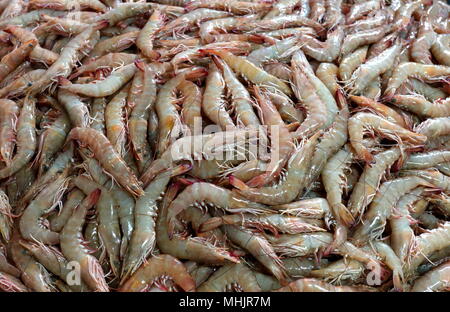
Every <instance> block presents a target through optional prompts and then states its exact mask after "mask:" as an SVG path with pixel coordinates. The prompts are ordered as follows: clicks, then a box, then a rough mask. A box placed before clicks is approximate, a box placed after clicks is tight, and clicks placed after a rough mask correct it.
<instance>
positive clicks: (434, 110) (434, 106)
mask: <svg viewBox="0 0 450 312" xmlns="http://www.w3.org/2000/svg"><path fill="white" fill-rule="evenodd" d="M391 103H392V104H394V105H395V106H398V107H400V108H402V109H405V110H407V111H410V112H412V113H414V114H416V115H418V116H420V117H431V118H436V117H449V116H450V98H446V99H438V100H435V101H433V102H429V101H427V99H426V98H425V97H424V96H422V95H400V94H397V95H394V96H393V97H392V100H391Z"/></svg>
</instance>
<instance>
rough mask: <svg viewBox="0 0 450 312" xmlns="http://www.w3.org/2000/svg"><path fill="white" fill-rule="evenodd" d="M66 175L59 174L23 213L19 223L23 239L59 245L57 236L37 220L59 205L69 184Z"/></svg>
mask: <svg viewBox="0 0 450 312" xmlns="http://www.w3.org/2000/svg"><path fill="white" fill-rule="evenodd" d="M67 174H68V171H67V170H65V171H64V172H63V173H62V174H60V175H59V176H58V177H57V178H56V179H55V180H54V181H53V182H52V183H50V184H49V185H48V186H47V187H46V188H45V189H44V190H43V191H42V192H41V193H39V195H37V196H36V198H35V199H34V200H33V201H31V203H30V204H29V205H28V206H27V207H26V209H25V210H24V211H23V214H22V216H21V217H20V223H19V227H20V233H21V234H22V237H23V238H25V239H27V240H29V241H38V242H41V243H43V244H47V245H56V244H58V243H59V234H58V233H56V232H53V231H51V230H49V229H47V228H45V227H43V226H42V225H40V224H39V223H40V222H39V219H40V218H42V216H43V215H45V214H47V213H49V212H51V211H52V210H53V209H54V208H55V207H56V205H58V204H59V203H60V201H61V198H62V196H63V194H64V192H65V190H66V189H67V184H68V182H69V181H68V179H67Z"/></svg>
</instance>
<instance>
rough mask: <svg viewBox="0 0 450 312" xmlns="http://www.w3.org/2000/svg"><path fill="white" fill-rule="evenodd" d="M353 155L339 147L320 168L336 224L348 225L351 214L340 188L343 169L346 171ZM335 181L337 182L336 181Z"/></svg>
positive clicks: (343, 180)
mask: <svg viewBox="0 0 450 312" xmlns="http://www.w3.org/2000/svg"><path fill="white" fill-rule="evenodd" d="M352 160H353V155H352V153H351V152H350V151H348V150H346V149H341V150H340V151H339V152H337V153H336V154H335V155H334V156H332V157H331V158H330V159H329V160H328V162H327V164H326V165H325V167H324V168H323V170H322V183H323V185H324V188H325V191H326V193H327V200H328V203H329V204H330V208H331V211H332V212H333V215H334V217H335V218H336V220H337V222H338V224H342V225H343V226H346V227H348V226H350V225H351V224H352V223H353V222H354V219H353V216H352V214H351V213H350V211H349V210H348V209H347V207H345V205H344V204H343V203H342V188H343V185H345V184H346V183H345V171H348V170H349V169H350V168H349V166H350V164H351V162H352ZM336 182H337V183H336Z"/></svg>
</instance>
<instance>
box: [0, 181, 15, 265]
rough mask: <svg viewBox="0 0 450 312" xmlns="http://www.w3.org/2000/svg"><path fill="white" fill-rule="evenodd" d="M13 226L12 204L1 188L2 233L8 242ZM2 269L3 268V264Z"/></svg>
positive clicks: (0, 218)
mask: <svg viewBox="0 0 450 312" xmlns="http://www.w3.org/2000/svg"><path fill="white" fill-rule="evenodd" d="M12 226H13V219H12V208H11V204H10V202H9V199H8V195H6V194H5V192H4V191H3V190H0V234H1V237H3V239H4V240H5V241H6V242H8V241H9V239H10V238H11V231H12ZM0 269H2V267H1V266H0ZM2 271H3V269H2Z"/></svg>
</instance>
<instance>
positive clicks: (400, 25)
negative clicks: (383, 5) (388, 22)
mask: <svg viewBox="0 0 450 312" xmlns="http://www.w3.org/2000/svg"><path fill="white" fill-rule="evenodd" d="M422 6H423V3H422V1H421V0H417V1H413V2H409V3H406V4H404V5H402V6H401V7H400V8H399V9H398V10H397V11H396V12H395V15H394V21H395V22H394V27H393V28H394V29H395V30H403V29H405V28H406V27H407V26H408V24H409V23H410V21H411V16H412V14H413V13H414V12H415V11H417V10H418V9H420V8H421V7H422Z"/></svg>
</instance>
